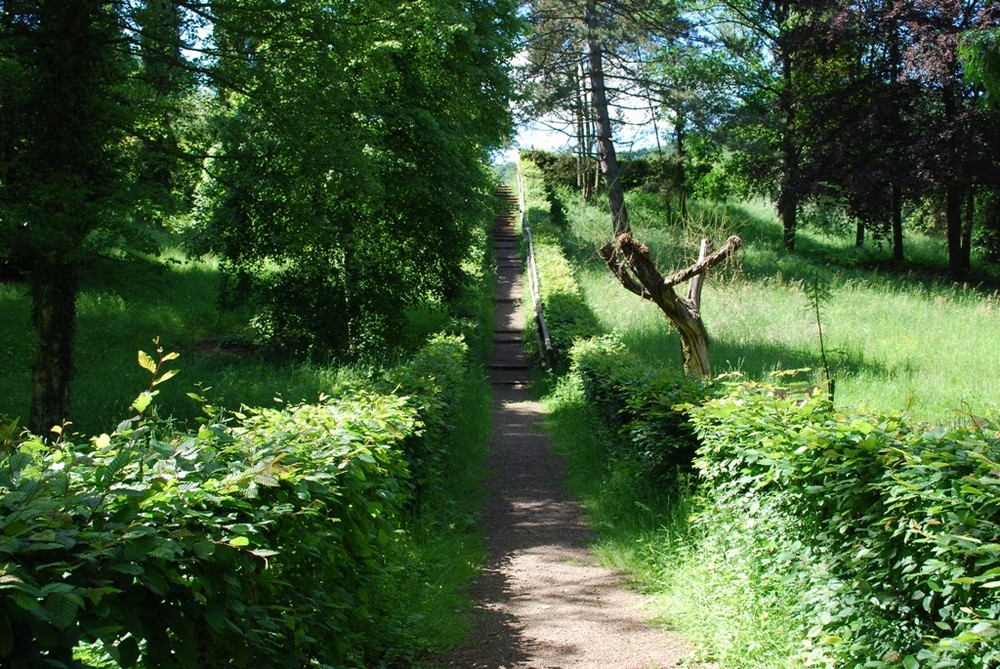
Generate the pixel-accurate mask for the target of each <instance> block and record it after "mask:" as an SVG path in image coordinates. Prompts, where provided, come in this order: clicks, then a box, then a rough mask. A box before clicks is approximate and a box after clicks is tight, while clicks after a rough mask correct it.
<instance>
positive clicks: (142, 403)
mask: <svg viewBox="0 0 1000 669" xmlns="http://www.w3.org/2000/svg"><path fill="white" fill-rule="evenodd" d="M152 401H153V393H151V392H149V391H148V390H144V391H142V393H141V394H140V395H139V396H138V397H136V398H135V401H134V402H132V408H133V409H135V410H136V411H138V412H139V413H142V412H143V411H145V410H146V409H147V408H148V407H149V403H150V402H152Z"/></svg>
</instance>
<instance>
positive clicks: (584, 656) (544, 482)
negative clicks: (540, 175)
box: [441, 192, 687, 669]
mask: <svg viewBox="0 0 1000 669" xmlns="http://www.w3.org/2000/svg"><path fill="white" fill-rule="evenodd" d="M501 196H502V197H504V198H505V199H507V201H508V202H509V203H511V212H512V213H511V214H510V215H507V216H499V217H498V218H497V223H496V225H495V226H494V231H493V246H494V249H495V250H496V256H497V266H498V271H497V289H496V296H495V310H494V345H493V354H492V358H491V361H490V377H491V381H492V384H493V394H494V422H493V434H492V441H491V463H490V465H491V468H492V475H491V477H490V479H489V481H488V491H487V492H488V498H487V502H486V506H485V508H484V509H483V513H482V518H481V525H482V527H483V531H484V533H485V536H486V541H487V545H488V550H489V553H488V557H487V564H486V568H485V569H484V571H483V573H482V575H481V577H480V578H479V580H478V581H477V582H476V583H475V584H474V585H473V587H472V592H471V594H472V596H473V597H474V598H475V601H476V609H475V615H476V620H475V624H476V628H475V630H474V631H473V633H472V635H471V636H470V639H469V640H468V641H467V642H466V643H465V644H464V645H462V646H461V647H459V648H458V649H456V650H455V651H454V652H453V653H451V654H450V655H448V656H447V657H445V658H442V662H441V664H442V665H443V666H445V667H458V668H461V669H501V668H503V669H654V668H659V669H666V668H668V667H676V666H678V663H679V661H680V658H681V657H683V656H684V655H686V654H687V649H686V648H685V647H684V646H683V645H682V644H681V643H680V642H679V640H678V639H677V638H676V637H675V636H673V635H671V634H669V633H667V632H663V631H660V630H655V629H653V628H650V627H649V626H647V625H645V624H644V623H643V614H642V611H641V597H640V596H639V595H637V594H635V593H634V592H632V591H630V590H628V589H627V588H626V587H625V586H624V585H623V584H622V582H621V579H620V578H619V576H618V575H617V574H615V573H614V572H612V571H610V570H607V569H604V568H601V567H598V566H597V565H596V564H595V561H594V558H593V556H592V555H591V554H590V552H589V551H588V549H587V543H588V541H589V540H590V539H591V532H590V529H589V528H588V527H587V524H586V522H585V521H584V519H583V514H582V510H581V508H580V506H579V504H578V503H577V502H576V501H574V500H573V499H572V498H571V497H570V495H569V494H568V493H567V492H566V489H565V486H564V484H563V470H562V466H561V460H560V459H559V458H558V457H556V456H554V455H553V454H552V453H551V452H550V450H549V443H548V437H547V436H546V435H545V433H544V432H543V430H542V422H543V409H542V406H541V405H540V404H539V403H538V402H537V401H534V400H533V399H532V398H531V396H530V395H529V393H528V383H529V368H530V364H529V361H528V360H527V358H526V357H525V355H524V351H523V341H522V335H523V332H524V318H523V316H522V313H521V312H522V310H521V308H520V298H521V293H522V267H521V258H520V254H519V251H518V243H517V237H516V232H515V228H514V219H515V214H514V213H513V212H514V211H516V208H517V205H516V202H515V201H514V199H513V195H511V194H510V193H509V192H507V193H506V194H502V195H501Z"/></svg>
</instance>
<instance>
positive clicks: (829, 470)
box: [689, 384, 1000, 669]
mask: <svg viewBox="0 0 1000 669" xmlns="http://www.w3.org/2000/svg"><path fill="white" fill-rule="evenodd" d="M689 411H690V415H691V417H692V421H693V423H694V427H695V430H696V432H697V434H698V437H699V438H700V439H701V441H702V446H701V447H700V449H699V451H698V462H697V464H698V469H699V471H700V472H701V475H702V479H703V481H704V491H705V492H706V496H707V497H708V498H710V499H712V500H713V501H714V504H716V505H718V506H719V507H722V508H728V509H730V510H732V509H734V508H736V509H738V510H739V512H740V513H742V514H745V517H747V518H750V519H751V521H749V522H748V526H749V527H758V528H760V531H766V532H774V527H773V526H772V527H770V528H769V529H766V530H765V529H764V528H765V527H766V526H767V524H766V523H760V524H757V525H755V524H754V523H753V522H752V519H753V517H754V515H755V514H758V513H761V514H762V513H763V511H762V510H763V509H765V508H767V507H768V506H773V507H775V508H776V509H777V510H778V512H779V513H780V514H782V515H784V516H785V517H787V518H791V519H793V520H792V521H791V522H787V523H785V524H784V525H783V527H782V529H781V532H782V533H783V535H784V536H780V537H775V536H772V537H771V539H770V541H771V544H772V546H774V547H775V551H774V552H775V554H776V555H780V554H781V553H782V551H781V550H779V549H778V547H780V546H783V547H785V549H786V550H787V548H788V547H795V548H796V552H797V553H798V555H795V554H794V553H793V554H792V555H790V556H788V557H787V558H786V559H784V560H780V559H772V560H771V561H770V562H769V563H768V564H764V563H762V567H763V570H764V571H765V572H767V571H771V572H773V573H772V574H771V576H773V577H783V578H787V577H788V576H789V572H797V576H798V577H800V579H801V580H802V581H803V583H804V585H805V589H804V592H805V594H804V596H803V598H802V600H801V609H800V611H799V616H800V617H801V619H802V620H803V621H808V628H807V629H806V630H805V636H806V648H807V649H808V653H807V655H808V657H809V659H811V660H812V662H813V663H814V664H818V665H822V666H847V667H891V666H899V665H900V664H901V665H902V666H904V667H907V669H911V668H912V667H967V668H969V669H972V668H973V667H976V668H979V667H991V666H998V663H1000V433H998V432H997V430H996V429H995V428H994V427H987V426H984V425H980V426H979V427H972V428H960V429H944V428H940V427H929V426H925V425H914V424H912V423H911V421H910V420H909V419H908V418H907V417H906V416H904V415H900V414H889V415H881V414H866V413H864V412H860V411H855V410H834V409H832V408H831V407H830V405H829V402H828V401H826V399H825V398H822V397H813V398H807V399H804V400H803V399H799V400H795V399H792V398H790V397H788V396H787V395H786V394H784V393H783V392H782V390H781V389H780V388H775V387H773V386H767V385H756V384H735V385H733V386H732V387H731V389H730V391H729V392H728V393H727V394H726V395H725V396H723V397H719V398H717V399H714V400H711V401H709V402H707V403H706V404H704V405H702V406H691V407H689ZM703 522H711V520H710V518H708V517H706V519H705V520H703ZM789 558H790V559H789ZM796 558H797V559H796ZM776 582H780V579H779V581H776Z"/></svg>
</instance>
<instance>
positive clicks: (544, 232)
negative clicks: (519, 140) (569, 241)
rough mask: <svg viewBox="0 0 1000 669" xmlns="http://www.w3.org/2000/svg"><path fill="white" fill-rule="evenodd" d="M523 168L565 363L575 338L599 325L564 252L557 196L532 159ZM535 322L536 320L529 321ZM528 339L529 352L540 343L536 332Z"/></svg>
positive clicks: (555, 339)
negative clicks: (557, 219) (555, 210)
mask: <svg viewBox="0 0 1000 669" xmlns="http://www.w3.org/2000/svg"><path fill="white" fill-rule="evenodd" d="M521 172H522V175H523V177H524V190H525V206H526V208H527V214H528V219H529V224H530V226H531V229H532V232H533V238H534V247H535V260H536V263H537V267H538V284H539V292H540V294H541V298H542V305H543V308H544V313H545V322H546V325H547V326H548V328H549V333H550V335H551V337H552V346H553V348H554V349H555V350H556V356H557V358H558V359H559V360H560V362H561V363H565V361H566V360H567V359H568V358H567V356H568V353H569V350H570V348H571V347H572V345H573V342H574V341H575V340H576V339H578V338H585V337H591V336H593V335H594V334H595V333H596V332H598V330H599V325H598V323H597V319H596V318H595V317H594V314H593V312H591V311H590V307H589V306H588V305H587V302H586V300H584V298H583V295H582V294H581V292H580V286H579V284H578V283H577V281H576V276H575V271H574V269H573V266H572V265H571V264H570V262H569V260H568V259H567V258H566V255H565V254H564V253H563V249H562V245H561V230H560V227H559V225H558V223H557V222H555V221H554V220H553V215H552V209H553V207H554V206H555V205H554V204H553V201H552V198H553V197H554V196H553V195H551V191H547V189H546V188H545V185H544V180H543V178H542V172H541V169H540V168H539V167H538V166H537V165H536V164H535V163H533V162H532V161H531V160H528V159H523V160H522V161H521ZM533 326H534V323H533V322H532V323H529V325H528V327H533ZM525 341H526V342H529V343H528V348H529V353H533V351H532V350H531V348H532V347H535V346H537V345H536V344H535V337H534V335H532V336H530V337H526V338H525Z"/></svg>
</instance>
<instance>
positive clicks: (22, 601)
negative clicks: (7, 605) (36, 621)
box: [13, 590, 41, 612]
mask: <svg viewBox="0 0 1000 669" xmlns="http://www.w3.org/2000/svg"><path fill="white" fill-rule="evenodd" d="M13 598H14V603H15V604H17V605H18V606H19V607H21V608H22V609H24V610H25V611H29V612H30V611H37V610H38V607H39V606H41V603H40V602H39V601H38V598H37V597H33V596H31V595H29V594H28V593H26V592H21V591H20V590H16V591H14V593H13Z"/></svg>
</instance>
